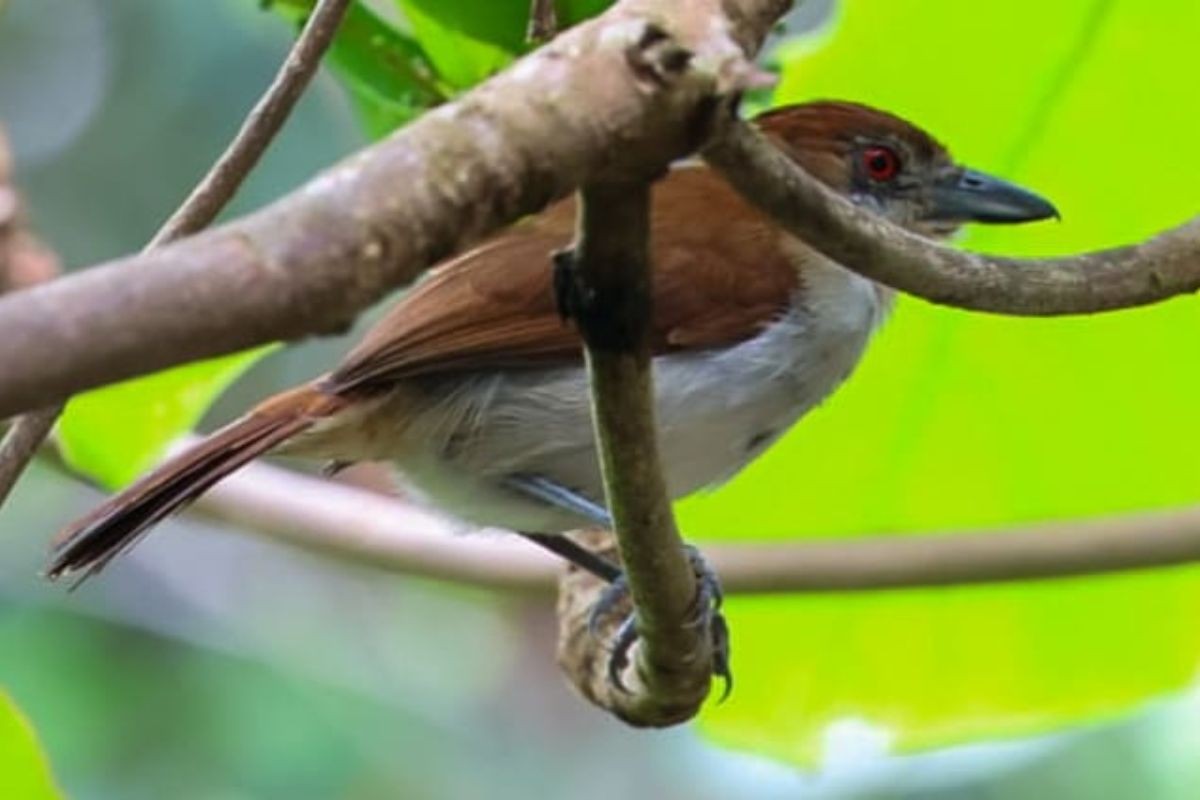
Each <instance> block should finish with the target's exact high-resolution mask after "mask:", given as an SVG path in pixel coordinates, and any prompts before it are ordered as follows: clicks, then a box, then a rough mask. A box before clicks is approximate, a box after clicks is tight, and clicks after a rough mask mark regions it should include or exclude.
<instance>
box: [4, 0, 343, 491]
mask: <svg viewBox="0 0 1200 800" xmlns="http://www.w3.org/2000/svg"><path fill="white" fill-rule="evenodd" d="M349 5H350V0H320V2H318V3H317V6H316V8H315V9H314V10H313V13H312V15H311V16H310V17H309V19H308V22H307V23H306V24H305V25H304V28H303V29H302V30H301V31H300V35H299V36H298V37H297V38H296V42H295V44H293V45H292V48H291V50H290V51H289V52H288V55H287V58H286V59H284V62H283V65H282V66H281V67H280V69H279V72H278V73H277V74H276V76H275V80H273V81H272V82H271V85H270V86H269V87H267V90H266V92H265V93H264V94H263V96H262V98H261V99H260V100H259V101H258V103H257V104H256V105H255V106H254V108H253V109H252V110H251V111H250V114H249V115H248V116H247V117H246V120H245V122H243V123H242V127H241V129H240V130H239V131H238V132H237V135H236V136H234V138H233V141H232V142H230V144H229V147H228V148H226V150H225V152H224V153H222V154H221V156H220V158H218V159H217V161H216V163H215V164H213V166H212V167H211V168H210V169H209V171H208V172H207V174H205V176H204V177H203V178H202V179H201V180H200V183H199V184H198V185H197V186H196V188H195V189H194V190H192V193H191V194H189V195H188V197H187V199H185V200H184V201H183V205H181V206H180V207H179V208H178V209H177V210H176V211H175V213H174V214H172V215H171V217H170V218H169V219H168V220H167V221H166V222H165V223H164V224H163V226H162V227H161V228H160V229H159V230H158V232H157V233H155V234H154V237H153V238H152V239H151V240H150V242H149V244H147V245H146V247H145V250H151V249H153V248H156V247H159V246H161V245H164V244H167V243H168V242H171V241H174V240H175V239H179V238H182V237H184V236H187V235H189V234H192V233H195V232H196V231H198V230H200V229H202V228H204V227H205V226H207V225H208V224H209V223H210V222H212V221H213V219H214V218H215V217H216V216H217V214H218V213H220V211H221V209H222V208H224V207H225V206H226V204H228V203H229V201H230V200H232V199H233V196H234V195H235V194H236V193H237V190H238V189H239V188H240V187H241V185H242V183H243V182H244V181H245V179H246V177H247V176H248V175H249V174H250V171H251V170H252V169H254V166H255V165H256V164H257V163H258V160H259V159H260V158H261V157H262V154H263V153H264V152H265V151H266V149H267V146H268V145H269V144H270V143H271V141H272V140H273V139H274V138H275V135H276V134H277V133H278V132H279V129H280V127H282V125H283V123H284V121H285V120H286V119H287V118H288V115H289V114H291V111H292V109H293V108H294V107H295V105H296V102H297V101H298V100H299V99H300V96H301V95H302V94H303V93H304V89H305V88H306V87H307V86H308V84H309V82H310V81H311V80H312V77H313V75H315V74H316V71H317V67H318V66H319V65H320V63H321V57H322V55H324V53H325V51H326V50H327V49H328V48H329V44H330V43H331V42H332V41H333V37H334V34H335V33H336V32H337V28H338V23H340V22H341V20H342V17H343V16H344V15H345V12H346V9H347V8H348V7H349ZM6 160H7V159H5V158H4V154H3V153H0V162H2V161H6ZM6 173H7V164H6V163H0V192H2V191H3V183H4V181H3V178H4V177H5V175H6ZM0 201H2V198H0ZM0 205H2V203H0ZM3 244H4V243H3V242H2V241H0V253H3V250H4V247H3ZM2 258H4V256H3V255H0V259H2ZM14 263H15V261H14ZM5 266H7V264H5V263H0V275H3V274H5V273H7V272H8V270H6V269H3V268H4V267H5ZM57 272H58V271H57V269H54V270H51V271H48V272H46V274H45V275H44V276H43V279H44V280H49V279H50V278H51V277H54V276H55V275H57ZM14 274H15V275H19V274H21V273H18V272H16V271H15V270H14ZM15 283H16V281H14V284H15ZM28 285H32V283H30V284H28ZM2 287H3V281H2V279H0V289H2ZM64 408H66V406H65V405H63V404H62V403H55V404H54V405H51V406H47V407H46V408H41V409H38V410H37V411H31V412H29V413H28V414H24V415H22V416H21V417H20V418H18V419H17V420H16V421H15V422H14V423H13V425H12V427H11V428H10V429H9V431H8V433H7V434H6V435H5V437H4V439H3V440H2V441H0V506H3V505H4V502H5V500H7V499H8V495H9V494H10V493H11V492H12V489H13V487H14V486H15V485H16V482H17V480H18V479H19V478H20V477H21V473H22V472H24V471H25V468H26V467H27V466H28V465H29V462H30V460H31V459H32V458H33V456H34V454H35V453H36V452H37V450H38V448H39V447H40V446H41V443H42V442H43V441H45V439H46V437H47V436H49V435H50V432H51V431H52V430H54V424H55V423H56V422H57V421H58V418H59V417H60V416H61V415H62V412H63V410H64Z"/></svg>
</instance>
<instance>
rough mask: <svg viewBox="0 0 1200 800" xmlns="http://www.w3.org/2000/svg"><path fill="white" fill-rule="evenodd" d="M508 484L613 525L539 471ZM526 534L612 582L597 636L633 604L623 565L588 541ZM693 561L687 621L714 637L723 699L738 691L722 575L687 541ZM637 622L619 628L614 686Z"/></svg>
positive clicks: (611, 670) (599, 609)
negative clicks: (693, 581)
mask: <svg viewBox="0 0 1200 800" xmlns="http://www.w3.org/2000/svg"><path fill="white" fill-rule="evenodd" d="M505 485H506V486H507V487H508V488H510V489H513V490H515V491H517V492H518V493H520V494H524V495H526V496H528V497H531V498H534V499H537V500H540V501H542V502H544V503H548V504H550V505H553V506H556V507H558V508H562V509H563V510H566V511H570V512H572V513H576V514H579V515H580V516H583V517H585V518H587V519H589V520H591V521H592V522H594V523H596V524H597V525H600V526H602V527H605V528H608V529H610V530H611V528H612V519H611V518H610V517H609V515H608V512H607V511H606V510H605V509H604V508H603V507H601V506H599V505H598V504H596V503H595V502H593V501H592V500H590V499H588V498H587V497H584V496H583V495H581V494H579V493H578V492H576V491H574V490H572V489H569V488H567V487H565V486H563V485H562V484H560V483H557V482H555V481H552V480H550V479H548V478H545V477H542V476H540V475H514V476H512V477H510V478H508V479H507V480H506V481H505ZM521 536H523V537H525V538H526V539H528V540H529V541H531V542H533V543H534V544H536V545H538V546H539V547H542V548H545V549H546V550H548V551H550V552H551V553H554V554H555V555H557V556H559V557H560V558H563V559H565V560H566V561H568V562H570V563H571V564H574V565H575V566H576V567H579V568H580V569H582V570H584V571H585V572H588V573H590V574H592V575H594V576H596V577H597V578H599V579H600V580H602V581H604V582H605V583H607V584H608V586H606V587H605V588H604V590H603V591H602V592H601V593H600V597H599V599H597V600H596V604H595V605H594V606H593V607H592V611H591V614H590V615H589V617H588V629H589V630H590V631H591V632H592V633H593V635H597V634H598V631H599V628H600V624H601V623H602V622H603V621H604V620H605V619H606V618H608V617H610V616H611V615H612V614H613V613H615V612H616V611H617V610H618V609H620V608H623V607H625V606H626V603H627V602H629V582H628V581H627V580H626V578H625V573H624V571H622V570H621V568H620V567H619V566H617V565H616V564H614V563H612V562H611V561H609V560H608V559H607V558H604V557H603V556H600V555H597V554H596V553H593V552H592V551H591V550H588V549H587V548H586V547H584V546H583V545H581V544H579V543H578V542H576V541H574V540H573V539H570V538H568V537H566V536H562V535H560V534H548V533H527V532H522V533H521ZM686 547H687V554H688V559H689V560H690V561H691V564H692V568H693V569H694V570H695V573H696V600H695V602H694V603H693V611H692V617H691V619H690V620H689V621H688V623H687V624H688V625H694V626H697V627H704V628H707V629H708V630H709V631H710V632H711V635H712V646H713V663H712V671H713V674H714V675H716V676H718V677H719V678H721V679H722V680H724V681H725V689H724V691H723V692H722V694H721V699H722V700H724V699H725V698H726V697H728V696H729V693H730V692H731V691H732V690H733V673H732V672H731V671H730V669H729V626H728V625H727V624H726V622H725V617H724V615H723V614H722V613H721V601H722V600H723V595H722V593H721V582H720V580H719V579H718V577H717V573H716V572H715V571H714V570H713V568H712V566H710V565H709V563H708V561H707V560H705V558H704V556H703V555H702V554H701V553H700V551H699V550H698V549H697V548H695V547H693V546H691V545H686ZM637 638H638V633H637V622H636V617H635V615H634V613H632V612H631V613H627V614H626V615H625V618H624V619H623V620H622V622H621V625H620V627H619V628H618V629H617V634H616V638H615V640H614V642H613V648H612V652H611V653H610V654H609V661H608V677H609V680H610V681H611V682H612V684H613V685H614V686H616V687H617V688H619V689H622V690H624V689H625V686H624V682H623V681H622V680H621V673H622V672H623V671H624V670H625V668H626V667H627V666H628V664H629V652H630V650H631V649H632V648H633V645H634V643H635V642H637Z"/></svg>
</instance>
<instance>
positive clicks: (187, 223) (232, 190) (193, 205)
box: [146, 0, 351, 249]
mask: <svg viewBox="0 0 1200 800" xmlns="http://www.w3.org/2000/svg"><path fill="white" fill-rule="evenodd" d="M350 3H351V0H319V2H318V3H317V4H316V7H314V8H313V11H312V14H310V15H309V17H308V20H307V21H306V22H305V23H304V27H303V28H302V29H301V31H300V35H299V36H297V37H296V41H295V43H294V44H293V45H292V48H291V50H290V51H289V52H288V54H287V57H286V58H285V59H284V60H283V64H281V65H280V67H279V71H278V72H277V73H276V74H275V79H274V80H273V81H271V85H270V86H268V87H267V90H266V91H265V92H263V95H262V97H261V98H259V101H258V102H257V103H255V104H254V108H252V109H251V110H250V113H249V114H247V115H246V119H245V121H244V122H243V123H242V127H241V128H240V129H239V130H238V132H237V134H236V135H235V136H234V137H233V140H232V141H231V142H230V143H229V146H228V147H227V148H225V152H224V153H222V154H221V156H220V157H219V158H218V159H217V161H216V163H214V164H213V165H212V168H211V169H209V170H208V172H207V173H206V174H205V175H204V177H203V178H201V179H200V182H199V183H198V184H196V188H194V189H192V193H191V194H190V195H188V197H187V199H186V200H184V201H183V204H182V205H180V206H179V208H178V210H176V211H175V213H174V214H172V215H171V216H170V218H168V219H167V221H166V222H165V223H163V226H162V227H161V228H160V229H159V230H158V232H157V233H156V234H154V238H153V239H151V240H150V243H149V244H147V245H146V249H150V248H152V247H157V246H159V245H162V244H166V243H167V242H170V241H173V240H175V239H179V238H181V237H183V236H187V235H188V234H191V233H195V232H196V231H198V230H201V229H202V228H206V227H208V225H209V223H211V222H212V221H213V220H214V219H216V216H217V214H219V213H220V212H221V209H223V208H224V207H225V206H226V205H228V204H229V201H230V200H232V199H233V196H234V195H235V194H236V193H237V190H238V189H239V188H240V187H241V185H242V183H243V182H244V181H245V179H246V176H247V175H249V174H250V171H251V170H252V169H254V166H255V165H256V164H257V163H258V160H259V159H260V158H262V154H263V153H264V152H266V149H267V147H268V146H269V145H270V144H271V142H272V141H274V139H275V136H276V135H277V134H278V133H279V130H280V128H282V127H283V123H284V122H285V121H287V118H288V116H290V115H291V113H292V109H293V108H295V106H296V103H297V101H299V100H300V97H301V95H303V94H304V90H305V89H306V88H308V84H309V83H310V82H311V81H312V78H313V76H314V75H316V73H317V68H318V67H319V66H320V64H321V57H322V56H323V55H324V54H325V51H326V50H328V49H329V45H330V44H331V43H332V42H333V37H334V35H336V34H337V30H338V25H339V24H340V23H341V21H342V17H344V16H345V14H346V9H347V8H349V7H350Z"/></svg>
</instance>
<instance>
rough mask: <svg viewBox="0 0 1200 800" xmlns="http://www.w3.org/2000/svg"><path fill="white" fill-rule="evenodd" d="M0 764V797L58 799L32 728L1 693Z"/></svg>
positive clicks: (33, 799)
mask: <svg viewBox="0 0 1200 800" xmlns="http://www.w3.org/2000/svg"><path fill="white" fill-rule="evenodd" d="M0 765H3V768H0V796H3V797H12V798H20V799H21V800H56V799H57V798H58V797H60V794H59V792H58V789H57V787H55V785H54V778H53V777H52V776H51V774H50V764H49V763H48V762H47V761H46V757H45V756H44V755H42V750H41V747H40V746H39V745H38V741H37V737H36V736H35V735H34V732H33V727H32V726H30V724H29V721H28V720H26V719H25V717H24V716H23V715H22V714H21V712H20V711H19V710H18V709H17V707H16V705H14V704H13V702H12V700H11V699H10V698H9V696H8V695H7V694H5V693H4V692H0Z"/></svg>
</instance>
